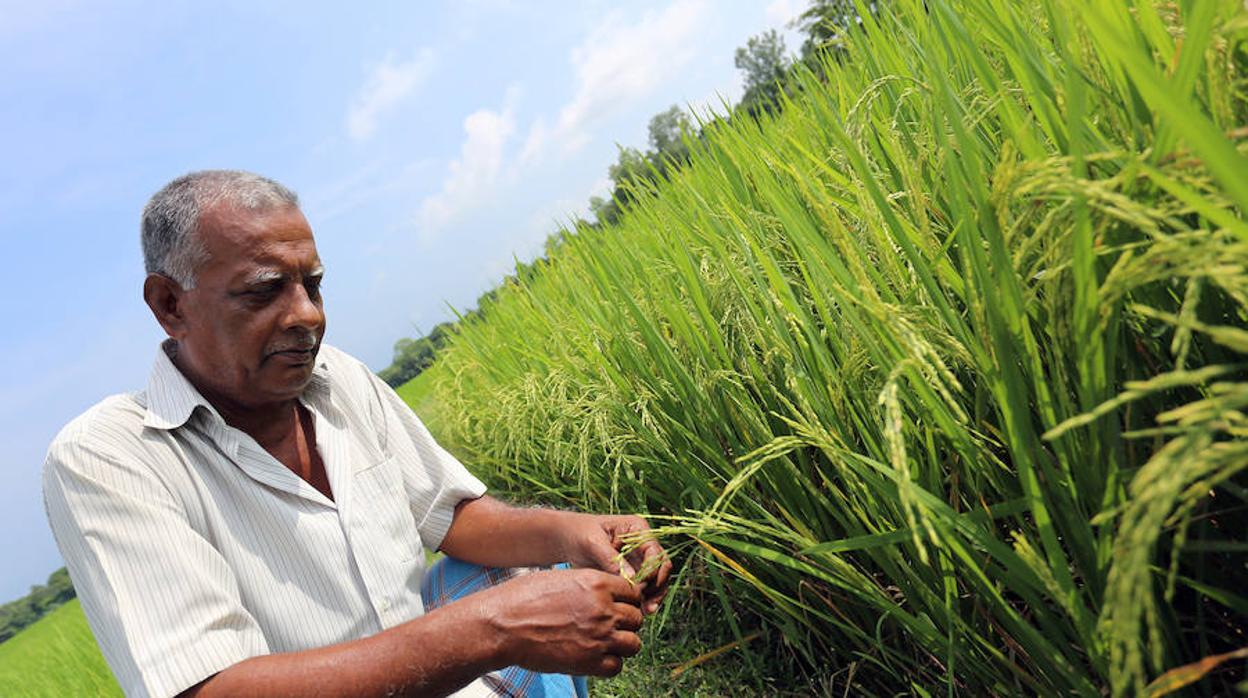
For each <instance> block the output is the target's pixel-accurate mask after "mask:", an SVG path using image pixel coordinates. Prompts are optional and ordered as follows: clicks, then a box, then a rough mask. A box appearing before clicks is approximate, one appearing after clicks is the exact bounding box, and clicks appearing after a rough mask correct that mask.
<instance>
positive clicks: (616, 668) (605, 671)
mask: <svg viewBox="0 0 1248 698" xmlns="http://www.w3.org/2000/svg"><path fill="white" fill-rule="evenodd" d="M623 668H624V660H623V659H622V658H620V657H617V656H615V655H614V654H608V655H604V656H603V657H602V658H601V659H599V660H598V661H597V663H596V664H594V665H593V666H590V667H588V668H587V669H586V670H585V673H587V674H590V675H592V676H602V677H606V678H610V677H612V676H615V675H616V674H618V673H620V670H621V669H623Z"/></svg>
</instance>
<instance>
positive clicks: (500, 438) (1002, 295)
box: [426, 0, 1248, 696]
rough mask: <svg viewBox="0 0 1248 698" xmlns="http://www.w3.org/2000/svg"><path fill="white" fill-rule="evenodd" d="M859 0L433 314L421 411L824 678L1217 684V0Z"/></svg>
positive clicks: (925, 686) (923, 685)
mask: <svg viewBox="0 0 1248 698" xmlns="http://www.w3.org/2000/svg"><path fill="white" fill-rule="evenodd" d="M861 14H862V16H863V25H862V27H861V28H860V29H859V30H857V31H855V32H853V33H852V35H851V36H849V37H848V40H847V42H846V44H845V46H844V50H843V51H840V52H838V56H837V58H836V59H835V60H833V59H832V58H829V59H828V60H827V61H826V63H825V64H824V65H823V70H822V73H821V74H818V75H816V74H813V73H804V74H801V75H799V76H798V77H797V78H796V88H795V89H794V90H793V91H792V92H791V94H790V95H789V97H788V98H787V101H786V103H785V104H784V105H783V109H782V110H780V112H779V113H778V114H777V115H775V116H774V117H768V118H764V119H763V120H761V121H756V120H754V119H748V118H734V119H731V120H724V119H712V118H710V117H709V116H706V115H704V117H705V118H704V124H703V125H704V136H705V137H704V138H702V139H697V140H694V139H690V143H689V145H690V147H691V149H692V151H693V153H694V155H693V160H692V163H691V164H690V165H689V166H688V167H685V168H682V169H681V170H680V171H679V172H678V173H676V174H675V175H673V176H672V177H671V179H670V180H668V181H664V182H663V183H661V184H660V185H658V186H657V187H656V188H655V189H654V190H653V191H645V192H638V197H637V199H636V201H635V202H634V203H632V204H631V205H630V207H629V210H628V211H627V214H626V215H625V216H624V217H623V218H622V220H621V221H620V222H619V223H618V224H617V225H614V226H612V227H608V228H605V229H602V230H594V229H588V228H586V229H583V230H579V231H567V235H566V239H567V241H566V242H565V244H563V245H562V246H561V247H560V248H559V249H558V250H557V251H556V252H555V253H553V254H552V257H551V259H550V261H549V263H548V264H547V265H546V266H545V267H544V268H543V270H542V271H541V273H539V274H537V275H536V277H535V278H533V279H532V280H531V281H529V282H527V283H525V284H523V285H519V284H513V285H511V286H509V287H507V288H505V289H503V290H502V292H501V293H500V294H499V297H498V300H497V302H496V303H495V304H494V305H493V306H492V307H491V308H490V309H489V310H488V311H487V312H486V313H485V314H484V316H483V318H481V319H477V320H474V321H472V322H468V323H465V326H464V327H463V328H462V331H461V332H460V333H459V334H458V336H456V337H455V339H454V341H453V344H452V346H451V347H450V348H449V349H448V350H447V351H446V352H445V354H444V355H443V357H442V358H441V359H440V360H439V362H438V364H436V365H435V367H434V368H433V369H432V370H431V373H430V374H429V378H428V380H429V381H430V384H429V386H431V389H432V394H431V398H430V403H429V404H431V405H436V417H437V420H438V423H439V427H440V428H439V437H440V438H442V439H443V440H445V441H446V442H448V445H449V446H451V447H452V449H453V450H455V451H456V452H457V453H458V454H459V455H460V456H461V457H462V458H464V459H465V460H466V461H468V462H470V463H472V464H474V465H475V467H476V469H477V470H478V472H482V474H483V475H485V476H486V477H487V478H488V479H490V480H491V481H492V482H493V483H494V484H495V485H498V486H499V487H500V489H503V490H510V491H513V492H523V493H526V494H529V495H537V496H541V497H544V498H547V499H549V500H554V501H563V502H567V503H570V504H574V505H578V506H583V507H586V508H593V509H602V508H614V509H620V510H627V511H636V512H642V513H647V514H649V515H651V516H652V517H654V520H655V521H656V522H659V523H666V524H667V525H666V526H665V529H664V530H665V533H667V534H668V535H671V536H673V537H672V539H671V541H672V544H673V545H674V546H675V547H678V548H681V549H684V550H686V551H687V552H688V553H689V554H691V555H695V556H698V557H699V559H700V561H701V563H705V564H700V565H699V566H697V567H698V568H699V569H706V570H708V572H707V574H708V575H709V576H710V579H709V582H708V583H709V584H710V585H711V588H713V589H715V590H718V592H717V596H718V598H719V599H720V601H721V602H722V603H724V604H725V607H731V608H748V609H751V610H752V612H753V613H754V614H756V615H757V616H758V617H761V618H763V619H765V621H764V622H765V626H766V627H765V629H764V632H765V633H766V634H767V636H768V637H769V638H772V639H777V638H778V639H780V640H782V641H783V643H785V644H786V645H787V646H788V647H790V648H791V649H792V651H793V652H795V653H797V654H798V655H800V656H801V657H802V659H803V660H804V661H805V662H806V663H807V665H808V666H811V667H815V668H817V669H819V670H820V671H822V672H826V673H827V674H828V675H830V676H831V677H832V678H833V681H834V682H835V681H840V682H842V683H843V685H844V686H845V687H846V688H848V689H851V691H850V692H851V693H853V694H859V695H861V694H878V695H892V694H895V693H898V692H906V693H915V694H921V695H930V694H935V693H945V694H947V695H1017V694H1040V695H1059V694H1061V695H1084V696H1099V695H1103V694H1104V693H1105V692H1106V691H1109V692H1112V693H1113V694H1114V695H1127V694H1131V695H1136V694H1142V693H1146V692H1147V693H1151V694H1153V695H1160V694H1162V693H1165V692H1169V691H1172V690H1203V691H1205V692H1207V693H1222V692H1225V691H1228V690H1230V688H1231V687H1232V686H1233V685H1234V684H1235V682H1236V681H1242V680H1243V679H1244V676H1245V672H1244V662H1243V655H1244V652H1239V650H1241V648H1244V647H1245V646H1248V637H1245V631H1246V630H1248V595H1246V593H1245V590H1248V542H1246V541H1245V539H1244V531H1245V530H1248V529H1246V525H1248V516H1246V515H1245V512H1246V511H1248V477H1246V476H1245V472H1244V471H1245V469H1248V438H1246V437H1248V416H1246V415H1245V412H1246V408H1248V329H1245V328H1246V327H1248V222H1246V221H1245V216H1244V213H1245V211H1248V119H1246V118H1245V117H1246V116H1248V100H1246V99H1245V89H1246V87H1248V83H1246V81H1245V76H1246V73H1245V67H1246V66H1248V43H1246V40H1248V10H1246V8H1245V6H1244V4H1243V3H1242V2H1240V1H1239V0H1221V1H1213V0H1208V1H1206V0H1187V1H1183V2H1162V3H1153V2H1148V1H1146V0H1134V1H1130V2H1129V1H1125V0H1040V1H1038V2H1034V3H1017V2H1013V1H1010V0H927V1H926V2H922V1H920V0H909V1H903V2H896V3H891V4H889V5H888V6H887V8H886V10H885V11H883V12H881V13H880V14H878V15H872V14H871V13H869V12H862V13H861ZM429 386H426V387H429ZM687 568H688V566H687ZM728 617H729V618H731V616H728ZM732 630H733V633H734V634H736V635H737V637H738V638H742V637H743V636H744V635H745V633H746V632H747V630H748V629H746V628H737V626H736V625H735V622H734V624H733V625H732ZM747 651H748V648H747ZM747 657H748V655H747ZM1201 660H1205V661H1204V662H1203V663H1201V664H1194V663H1197V662H1200V661H1201ZM1189 665H1192V666H1189ZM1188 684H1194V686H1195V688H1184V686H1186V685H1188Z"/></svg>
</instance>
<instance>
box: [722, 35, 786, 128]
mask: <svg viewBox="0 0 1248 698" xmlns="http://www.w3.org/2000/svg"><path fill="white" fill-rule="evenodd" d="M733 63H734V65H736V67H737V70H740V71H741V72H742V73H743V74H744V76H745V92H744V93H743V94H742V95H741V102H740V104H738V105H737V108H738V109H739V110H742V111H744V112H745V113H747V114H750V115H751V116H757V115H759V114H763V113H767V112H771V111H774V110H775V109H777V108H779V105H780V96H781V95H782V94H784V85H785V82H787V80H788V77H789V57H788V55H787V54H786V53H785V50H784V37H782V36H780V32H777V31H776V30H774V29H771V30H768V31H766V32H763V33H762V34H759V35H757V36H752V37H750V39H749V41H747V42H746V44H745V46H742V47H740V48H738V49H737V54H736V57H735V58H734V60H733Z"/></svg>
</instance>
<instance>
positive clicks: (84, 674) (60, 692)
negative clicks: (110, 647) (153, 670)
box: [0, 599, 122, 698]
mask: <svg viewBox="0 0 1248 698" xmlns="http://www.w3.org/2000/svg"><path fill="white" fill-rule="evenodd" d="M121 695H122V692H121V687H120V686H118V685H117V681H116V680H115V679H114V678H113V674H112V672H111V671H109V669H108V666H107V665H106V664H105V663H104V657H103V655H101V654H100V649H99V647H98V646H97V645H96V643H95V637H94V636H92V635H91V629H90V628H89V627H87V619H86V616H84V615H83V614H82V606H81V605H79V603H78V600H77V599H74V600H72V601H69V602H67V603H65V604H64V605H62V606H60V607H59V608H57V609H56V610H54V611H52V612H51V613H49V614H48V615H47V616H44V617H43V618H41V619H40V620H39V621H38V622H37V623H35V624H34V625H31V626H30V627H28V628H26V629H25V630H23V631H22V632H20V633H18V634H17V635H15V636H13V637H12V638H11V639H10V640H8V641H7V642H4V643H0V696H21V697H22V698H27V697H29V698H43V697H45V696H46V697H47V698H53V697H59V696H101V697H103V696H118V697H120V696H121Z"/></svg>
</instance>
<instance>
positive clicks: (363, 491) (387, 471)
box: [352, 458, 421, 561]
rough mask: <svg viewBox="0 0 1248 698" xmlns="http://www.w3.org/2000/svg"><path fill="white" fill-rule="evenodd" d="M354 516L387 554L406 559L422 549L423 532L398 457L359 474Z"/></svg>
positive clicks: (383, 552) (373, 542) (357, 476)
mask: <svg viewBox="0 0 1248 698" xmlns="http://www.w3.org/2000/svg"><path fill="white" fill-rule="evenodd" d="M354 485H355V487H354V490H355V491H354V492H353V493H352V498H353V499H354V502H353V506H352V508H353V509H354V510H355V514H354V517H355V518H357V519H358V520H359V521H360V522H361V523H362V525H363V528H364V529H365V530H367V531H368V532H369V533H370V536H369V537H370V538H371V539H372V540H371V541H370V543H372V544H373V545H374V546H376V549H377V552H378V553H380V554H381V555H383V556H386V557H392V558H393V559H396V560H400V561H404V560H411V559H412V558H414V557H416V555H417V553H419V552H420V549H421V541H420V532H419V531H417V530H416V520H415V519H414V518H413V517H412V509H411V505H410V502H409V501H408V496H407V490H406V489H404V487H403V475H402V473H400V472H399V465H398V463H397V462H396V461H395V459H394V458H389V459H387V460H384V461H382V462H380V463H378V464H377V465H373V466H369V467H368V468H367V469H365V470H362V471H360V472H358V473H356V474H355V482H354Z"/></svg>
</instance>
